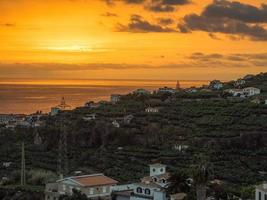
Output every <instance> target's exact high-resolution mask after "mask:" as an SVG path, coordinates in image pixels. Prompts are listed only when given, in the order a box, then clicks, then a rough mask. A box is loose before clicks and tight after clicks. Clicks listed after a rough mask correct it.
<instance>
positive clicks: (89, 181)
mask: <svg viewBox="0 0 267 200" xmlns="http://www.w3.org/2000/svg"><path fill="white" fill-rule="evenodd" d="M72 179H73V180H75V181H76V182H78V183H80V184H82V185H83V186H85V187H87V186H99V185H114V184H117V183H118V181H116V180H114V179H112V178H109V177H107V176H104V175H103V174H96V175H88V176H77V177H73V178H72Z"/></svg>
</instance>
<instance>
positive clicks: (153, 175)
mask: <svg viewBox="0 0 267 200" xmlns="http://www.w3.org/2000/svg"><path fill="white" fill-rule="evenodd" d="M149 168H150V174H149V176H147V177H144V178H142V179H141V182H139V183H133V184H128V185H124V186H115V187H114V188H113V191H114V192H113V197H114V199H116V200H166V199H167V192H166V189H167V187H168V178H169V176H170V175H169V173H167V172H166V165H163V164H152V165H150V166H149Z"/></svg>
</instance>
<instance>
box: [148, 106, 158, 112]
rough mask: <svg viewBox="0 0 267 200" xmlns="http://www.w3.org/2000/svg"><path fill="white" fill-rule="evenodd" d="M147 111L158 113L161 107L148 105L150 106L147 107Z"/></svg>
mask: <svg viewBox="0 0 267 200" xmlns="http://www.w3.org/2000/svg"><path fill="white" fill-rule="evenodd" d="M145 111H146V112H147V113H158V112H159V108H157V107H155V108H153V107H148V108H146V110H145Z"/></svg>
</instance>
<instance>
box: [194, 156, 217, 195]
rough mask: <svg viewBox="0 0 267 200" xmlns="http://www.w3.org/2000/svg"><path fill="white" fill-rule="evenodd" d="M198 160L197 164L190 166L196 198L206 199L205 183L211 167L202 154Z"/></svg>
mask: <svg viewBox="0 0 267 200" xmlns="http://www.w3.org/2000/svg"><path fill="white" fill-rule="evenodd" d="M198 160H199V161H198V164H196V165H193V166H192V175H193V180H194V184H195V186H196V195H197V200H206V195H207V183H208V181H209V180H210V178H211V175H212V170H211V169H212V167H211V164H210V163H209V162H208V161H207V159H205V158H204V157H203V156H200V157H199V158H198Z"/></svg>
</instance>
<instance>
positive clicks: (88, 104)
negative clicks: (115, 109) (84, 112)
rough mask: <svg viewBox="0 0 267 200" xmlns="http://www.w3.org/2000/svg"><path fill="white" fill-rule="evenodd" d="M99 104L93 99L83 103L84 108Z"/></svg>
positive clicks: (94, 106)
mask: <svg viewBox="0 0 267 200" xmlns="http://www.w3.org/2000/svg"><path fill="white" fill-rule="evenodd" d="M99 106H100V104H99V103H95V102H94V101H89V102H86V103H85V104H84V107H86V108H98V107H99Z"/></svg>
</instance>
